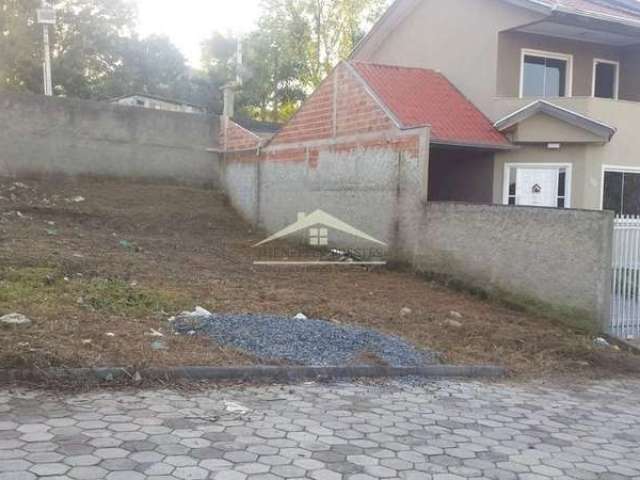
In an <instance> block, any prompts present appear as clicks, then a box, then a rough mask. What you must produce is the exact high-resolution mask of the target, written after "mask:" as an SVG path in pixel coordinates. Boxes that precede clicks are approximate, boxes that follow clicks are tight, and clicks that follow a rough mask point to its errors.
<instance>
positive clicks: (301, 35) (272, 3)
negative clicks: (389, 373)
mask: <svg viewBox="0 0 640 480" xmlns="http://www.w3.org/2000/svg"><path fill="white" fill-rule="evenodd" d="M40 3H41V2H40V0H1V1H0V90H2V89H10V90H19V91H30V92H34V93H41V92H42V27H41V26H40V25H38V24H37V23H36V19H35V12H36V10H37V8H38V7H39V6H40ZM387 3H388V0H262V5H261V8H262V15H261V17H260V19H259V21H258V25H257V27H258V28H257V29H256V30H255V31H254V32H252V33H250V34H249V35H247V36H246V38H244V39H243V52H244V65H245V67H244V68H243V70H242V71H241V72H239V73H240V74H241V76H242V78H243V80H244V86H243V91H242V94H241V96H240V98H239V102H240V105H239V106H240V107H241V108H242V109H243V110H244V111H245V113H247V114H249V115H251V116H253V117H255V118H257V119H261V120H273V121H282V120H285V119H287V118H288V117H289V116H291V115H292V114H293V112H295V110H296V109H297V107H298V106H299V105H300V103H301V101H302V100H304V98H305V97H306V96H307V95H308V94H309V93H310V92H311V91H313V89H314V88H315V87H316V86H317V85H318V84H319V83H320V81H321V80H322V79H323V78H324V77H325V76H326V75H327V74H328V73H329V72H330V71H331V69H332V68H333V67H334V66H335V64H336V63H337V62H338V61H339V60H340V59H343V58H346V57H347V56H348V55H349V53H350V52H351V51H352V49H353V47H354V46H355V45H356V43H357V42H358V41H359V40H360V38H362V36H363V34H364V31H365V30H366V28H368V27H369V26H370V25H371V24H372V22H373V21H374V20H375V19H376V18H377V17H378V16H379V15H380V14H381V12H382V10H383V9H384V7H385V6H386V5H387ZM53 6H54V7H55V9H56V11H57V13H58V22H57V23H56V26H55V28H54V29H52V31H51V45H52V63H53V68H52V70H53V83H54V92H55V93H56V95H65V96H72V97H80V98H94V99H104V98H108V97H114V96H120V95H127V94H132V93H148V94H154V95H161V96H167V97H173V98H181V99H184V100H188V101H191V102H193V103H198V104H203V105H205V106H208V107H209V108H210V109H213V110H219V109H220V100H219V89H220V87H221V86H222V85H223V84H224V83H226V82H228V81H231V80H234V79H235V77H236V75H237V73H238V72H237V70H238V69H237V65H236V51H237V44H238V40H237V39H236V38H232V37H228V36H224V35H221V34H219V33H215V34H213V35H212V37H211V38H210V39H209V40H207V41H206V42H204V44H203V46H202V58H203V64H204V69H203V71H196V70H193V69H191V68H190V67H189V66H188V65H187V62H186V60H185V58H184V56H183V55H182V53H181V52H180V51H179V50H178V49H177V48H176V47H175V46H174V45H173V44H172V43H171V42H170V41H169V39H168V38H166V37H163V36H151V37H148V38H145V39H140V38H138V36H137V35H136V33H135V26H136V9H135V2H134V0H53Z"/></svg>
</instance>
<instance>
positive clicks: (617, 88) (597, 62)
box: [591, 58, 620, 100]
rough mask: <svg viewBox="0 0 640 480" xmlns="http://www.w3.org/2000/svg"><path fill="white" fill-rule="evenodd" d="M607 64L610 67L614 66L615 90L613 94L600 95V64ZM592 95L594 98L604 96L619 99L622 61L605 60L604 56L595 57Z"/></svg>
mask: <svg viewBox="0 0 640 480" xmlns="http://www.w3.org/2000/svg"><path fill="white" fill-rule="evenodd" d="M600 65H607V66H610V67H614V75H613V85H612V87H613V92H612V94H611V95H612V96H610V97H608V96H603V95H598V66H600ZM591 96H592V97H594V98H604V99H609V100H618V99H619V98H620V62H618V61H615V60H605V59H603V58H594V59H593V89H592V92H591Z"/></svg>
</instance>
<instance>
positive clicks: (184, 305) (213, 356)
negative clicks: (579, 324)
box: [0, 179, 640, 376]
mask: <svg viewBox="0 0 640 480" xmlns="http://www.w3.org/2000/svg"><path fill="white" fill-rule="evenodd" d="M263 238H264V236H263V235H262V234H261V232H254V231H252V229H251V227H250V226H249V225H247V224H246V223H244V222H242V221H241V220H240V219H239V218H238V217H237V215H236V214H235V213H234V212H233V211H232V209H231V208H230V207H229V205H228V203H227V202H226V200H225V198H224V197H223V196H222V195H221V194H220V193H217V192H213V191H207V190H200V189H192V188H185V187H178V186H170V185H147V184H131V183H125V182H122V181H116V180H96V179H82V180H70V179H51V180H49V181H47V182H44V181H28V180H22V181H20V182H16V181H15V180H9V179H4V180H0V314H5V313H10V312H16V311H17V312H21V313H23V314H25V315H27V316H29V317H30V318H32V319H33V320H34V326H33V327H31V328H29V329H25V330H20V331H8V330H4V331H0V342H1V343H0V365H1V366H2V367H4V368H7V367H20V366H37V367H46V366H67V367H73V366H104V365H114V364H115V365H123V366H135V367H142V366H147V365H185V364H190V365H193V364H201V365H204V364H215V365H229V364H241V363H251V362H254V361H255V360H254V359H251V358H249V357H247V356H246V355H244V354H242V353H240V352H236V351H231V350H228V349H224V348H221V347H219V346H216V345H213V344H211V342H210V341H208V340H205V339H198V338H185V337H176V336H171V335H170V332H169V331H168V329H167V323H166V319H167V318H168V317H170V316H171V315H174V314H176V313H177V312H179V311H182V310H187V309H189V310H190V309H192V308H193V307H194V306H195V305H201V306H203V307H205V308H208V309H209V310H212V311H218V312H235V313H253V312H255V313H257V312H262V313H274V314H286V315H295V314H296V313H298V312H304V313H305V314H307V315H308V316H311V317H316V318H321V319H326V320H327V321H332V322H341V323H353V324H360V325H365V326H370V327H373V328H376V329H380V330H383V331H387V332H392V333H396V334H399V335H402V336H404V337H406V338H407V339H409V340H411V341H413V342H415V343H417V344H419V345H422V346H425V347H429V348H432V349H435V350H437V351H441V352H443V353H444V355H445V358H446V360H448V361H449V362H456V363H496V364H504V365H507V366H509V367H510V368H512V370H513V372H514V373H515V374H517V375H543V374H572V375H576V374H577V375H588V376H598V375H608V374H610V373H629V372H640V362H639V360H638V357H635V356H632V355H629V354H625V353H621V352H617V351H615V350H613V349H611V350H597V349H594V348H593V347H592V338H590V337H588V336H586V335H581V334H578V333H576V332H574V331H572V330H570V329H569V328H567V327H563V326H561V325H559V324H558V323H556V322H553V321H550V320H547V319H544V318H536V317H534V316H531V315H528V314H524V313H520V312H516V311H512V310H509V309H507V308H504V307H501V306H499V305H496V304H494V303H490V302H485V301H482V300H480V299H478V298H476V297H473V296H470V295H467V294H463V293H459V292H455V291H451V290H448V289H446V288H444V287H440V286H437V285H435V284H432V283H429V282H427V281H425V280H424V279H423V278H421V277H419V276H416V275H414V274H412V273H410V272H399V271H387V270H377V271H367V270H365V269H360V268H353V267H349V268H345V267H325V268H321V269H318V268H308V269H301V268H297V269H293V268H290V267H286V268H284V267H283V268H274V267H259V268H256V267H255V266H254V265H253V260H254V256H255V251H254V250H253V249H252V247H251V246H252V245H253V244H255V243H256V242H257V241H259V240H261V239H263ZM403 308H409V309H411V310H412V313H411V314H410V315H405V316H402V315H401V314H400V312H401V310H402V309H403ZM452 310H455V311H457V312H460V313H461V314H462V315H463V318H462V319H461V320H460V321H461V323H462V328H455V327H451V326H447V324H446V319H447V315H448V314H449V312H451V311H452ZM151 329H155V330H158V331H160V332H163V333H164V334H165V335H166V337H165V339H164V341H165V342H166V344H167V345H168V350H166V351H165V350H162V351H159V350H154V349H153V348H152V347H151V345H152V342H154V340H156V337H153V336H152V335H151V334H152V330H151Z"/></svg>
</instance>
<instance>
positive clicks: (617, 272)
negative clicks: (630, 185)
mask: <svg viewBox="0 0 640 480" xmlns="http://www.w3.org/2000/svg"><path fill="white" fill-rule="evenodd" d="M612 293H613V295H612V302H611V322H610V325H609V328H610V333H611V334H612V335H615V336H617V337H621V338H629V337H640V216H621V217H617V218H616V220H615V226H614V231H613V292H612Z"/></svg>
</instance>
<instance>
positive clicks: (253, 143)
mask: <svg viewBox="0 0 640 480" xmlns="http://www.w3.org/2000/svg"><path fill="white" fill-rule="evenodd" d="M222 137H223V138H222V140H221V141H220V143H221V144H224V145H225V149H226V150H227V151H238V150H249V149H254V148H258V146H259V145H260V141H261V139H260V138H259V137H258V136H257V135H255V134H253V133H252V132H250V131H249V130H247V129H246V128H243V127H241V126H240V125H238V124H237V123H235V122H233V121H231V120H229V121H228V122H227V129H226V138H224V134H222Z"/></svg>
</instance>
